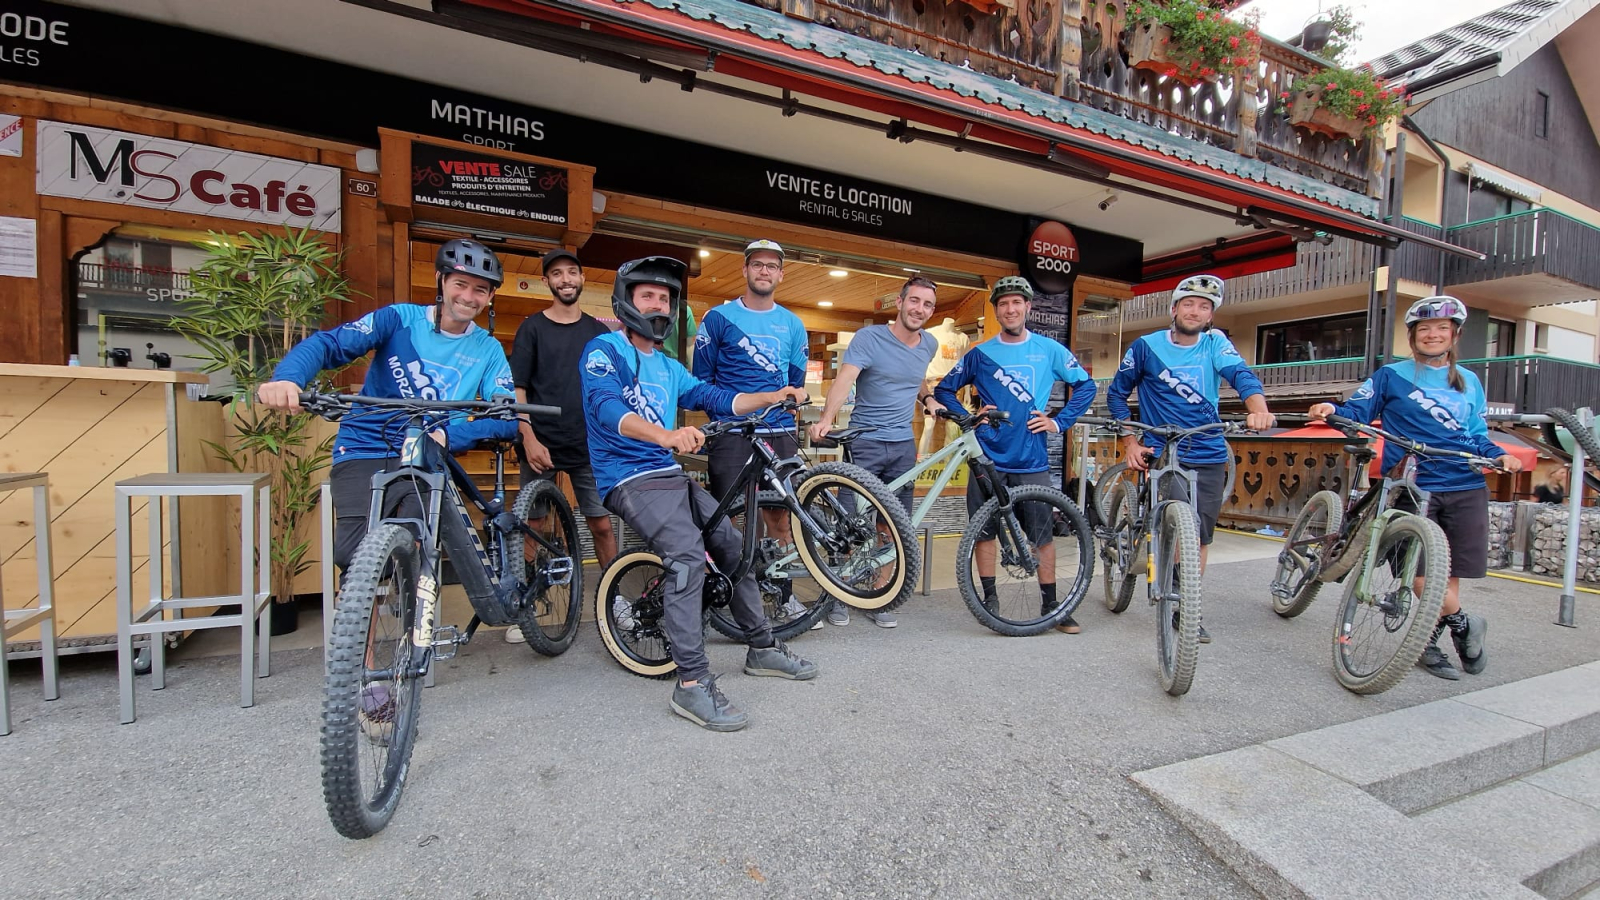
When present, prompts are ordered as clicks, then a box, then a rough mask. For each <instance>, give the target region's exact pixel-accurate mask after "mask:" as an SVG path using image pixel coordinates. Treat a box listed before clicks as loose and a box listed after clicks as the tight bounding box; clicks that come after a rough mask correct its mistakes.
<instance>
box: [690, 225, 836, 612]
mask: <svg viewBox="0 0 1600 900" xmlns="http://www.w3.org/2000/svg"><path fill="white" fill-rule="evenodd" d="M744 280H745V292H744V294H743V296H741V297H739V298H738V299H736V300H733V301H730V302H728V303H724V304H723V305H721V306H715V307H712V308H711V311H710V312H708V313H706V316H705V318H704V319H703V320H701V322H700V334H699V335H698V336H697V337H696V338H695V341H694V377H696V378H698V379H700V380H701V381H703V382H705V383H706V384H709V385H711V386H712V387H719V388H727V389H728V390H740V391H775V390H779V389H781V388H784V387H795V388H803V387H805V385H806V358H807V355H808V348H807V338H806V327H805V325H804V324H802V323H801V321H800V317H799V316H797V315H795V314H794V313H792V312H789V311H788V310H786V309H784V308H783V307H781V306H779V305H778V304H777V301H776V300H775V299H774V297H773V295H774V293H775V292H776V291H777V289H778V284H779V283H780V282H782V281H783V248H782V247H781V246H779V245H778V244H777V243H776V242H774V241H766V240H760V241H753V242H752V243H751V244H750V245H749V246H748V247H745V248H744ZM716 418H732V417H731V416H729V417H723V416H718V417H716ZM794 427H795V426H794V416H793V414H791V413H787V412H783V411H781V410H774V411H773V412H771V413H770V414H768V416H767V419H766V422H765V423H764V424H763V425H762V427H761V428H759V429H758V430H757V433H758V434H760V435H761V436H762V437H763V439H765V440H766V441H767V443H768V444H771V445H772V449H773V452H775V453H777V454H778V457H779V458H780V459H782V458H784V457H790V456H795V455H797V454H798V453H799V452H800V444H799V442H798V441H797V440H796V439H795V435H794ZM749 459H750V440H749V438H747V437H745V436H744V435H742V434H722V435H718V436H716V437H714V438H711V439H710V440H708V441H706V469H707V472H708V474H709V475H710V476H711V493H712V494H713V495H714V496H715V497H716V498H717V499H718V500H719V501H720V500H723V499H724V498H726V497H727V495H728V492H729V491H730V490H732V489H733V486H734V485H735V484H736V483H737V482H738V479H739V473H740V471H741V470H743V469H744V465H745V463H746V462H747V461H749ZM762 519H763V524H764V526H765V528H766V532H767V533H768V534H770V535H772V536H773V537H774V538H776V539H777V540H778V541H779V542H780V543H782V544H787V543H790V542H791V541H792V539H791V537H790V534H789V518H788V516H786V515H782V514H770V513H763V514H762ZM782 613H783V617H784V618H785V619H792V618H794V617H797V616H802V615H804V614H805V608H804V607H802V606H801V605H800V602H799V601H798V600H796V599H795V598H794V597H793V596H792V595H791V596H789V597H788V598H787V599H786V600H785V601H784V603H783V605H782ZM821 627H822V623H821V622H820V621H819V622H817V624H816V625H815V626H813V628H821Z"/></svg>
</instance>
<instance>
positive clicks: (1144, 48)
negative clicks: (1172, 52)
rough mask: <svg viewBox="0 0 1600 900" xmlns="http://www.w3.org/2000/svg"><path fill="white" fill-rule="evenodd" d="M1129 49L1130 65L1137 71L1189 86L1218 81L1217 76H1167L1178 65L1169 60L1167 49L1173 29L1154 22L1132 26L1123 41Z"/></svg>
mask: <svg viewBox="0 0 1600 900" xmlns="http://www.w3.org/2000/svg"><path fill="white" fill-rule="evenodd" d="M1123 43H1124V46H1126V47H1127V49H1128V65H1129V66H1131V67H1133V68H1135V69H1144V70H1146V71H1149V72H1154V73H1156V74H1157V75H1165V76H1166V77H1168V78H1170V79H1172V80H1173V81H1178V82H1182V83H1183V84H1187V85H1196V84H1199V83H1200V82H1202V81H1213V82H1214V81H1216V80H1217V76H1215V75H1211V76H1199V75H1189V74H1186V73H1179V74H1176V75H1167V73H1168V72H1170V71H1172V70H1173V69H1176V68H1177V67H1178V66H1177V63H1174V62H1172V61H1171V60H1170V59H1168V58H1167V47H1168V46H1170V45H1171V43H1172V29H1171V28H1169V27H1167V26H1165V25H1157V24H1155V23H1154V22H1141V23H1139V24H1137V25H1133V26H1130V27H1129V28H1128V31H1127V36H1126V38H1125V39H1124V41H1123Z"/></svg>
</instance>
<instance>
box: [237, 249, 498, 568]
mask: <svg viewBox="0 0 1600 900" xmlns="http://www.w3.org/2000/svg"><path fill="white" fill-rule="evenodd" d="M434 268H435V270H436V271H437V280H436V286H437V291H438V293H437V295H436V299H435V301H434V304H433V305H432V306H420V305H418V304H415V303H396V304H394V305H392V306H386V307H384V308H383V309H380V310H377V311H375V312H371V313H368V314H367V315H365V316H362V317H361V318H359V319H357V320H355V321H354V322H347V323H345V324H344V325H340V326H339V327H337V328H333V329H329V330H327V331H319V332H317V333H316V334H313V335H311V336H310V337H308V338H306V339H305V340H303V341H301V342H300V343H298V344H296V345H295V346H294V348H293V349H291V350H290V351H289V352H288V353H287V354H285V355H284V357H283V360H282V361H281V362H279V363H278V368H277V370H276V371H274V372H273V379H274V380H272V381H269V382H266V383H265V384H262V385H261V387H260V388H259V389H258V390H257V391H256V396H257V397H258V398H259V399H260V401H261V402H262V403H263V404H265V405H266V406H269V407H271V408H273V409H282V410H289V411H294V410H298V409H299V408H300V403H299V400H300V392H301V391H302V390H304V389H305V386H306V385H307V384H309V383H310V382H311V381H312V380H313V379H315V378H316V377H317V374H318V373H319V372H322V371H323V370H325V369H332V368H336V367H338V366H343V365H346V364H348V363H351V362H354V361H356V360H357V359H360V358H361V357H363V356H365V355H366V354H368V353H373V359H372V364H371V365H370V366H369V367H368V368H367V378H366V381H365V382H363V384H362V387H361V393H363V394H365V395H367V396H371V397H415V398H425V399H429V400H473V399H477V398H482V399H484V400H492V399H494V398H496V397H504V398H505V399H507V400H510V399H512V398H513V390H514V387H513V385H512V380H511V367H510V366H509V365H508V364H507V363H506V352H505V350H504V348H502V347H501V346H500V342H499V341H497V340H495V337H494V335H492V334H490V333H489V332H488V331H485V330H484V329H482V328H479V327H478V326H477V325H476V324H474V323H473V319H475V318H477V316H478V314H479V313H481V312H483V310H484V309H486V308H488V307H489V306H490V304H492V303H493V302H494V293H495V291H496V290H497V289H498V288H499V287H500V283H501V282H502V280H504V275H503V273H502V271H501V269H500V260H499V259H497V258H496V257H495V255H494V252H493V251H491V250H490V249H489V248H488V247H485V246H483V245H482V244H480V243H478V242H477V241H470V240H464V239H457V240H452V241H447V242H445V244H444V245H443V246H442V247H440V248H439V253H438V255H437V256H436V257H435V259H434ZM374 351H376V352H374ZM403 430H404V425H403V423H401V424H393V423H391V420H390V419H389V418H387V417H383V416H351V417H347V418H346V419H345V420H344V421H342V422H340V423H339V435H338V438H337V439H336V441H335V443H334V447H333V468H332V469H331V470H330V471H329V473H328V481H329V482H330V484H331V487H332V493H333V509H334V516H335V525H334V540H333V558H334V562H336V563H337V564H338V565H339V567H340V568H341V569H344V568H347V567H348V566H349V565H350V559H351V557H353V556H354V555H355V552H356V547H357V545H359V544H360V543H361V538H362V537H363V536H364V535H365V534H366V531H367V511H368V507H369V506H370V503H371V497H372V476H373V475H374V474H375V473H377V472H380V471H383V470H385V469H388V468H391V467H392V466H394V465H395V463H396V461H397V460H398V458H399V452H400V449H399V448H400V441H401V439H402V438H403V436H404V435H403ZM516 436H517V423H515V422H507V421H505V420H502V419H478V420H474V421H468V420H467V418H466V416H465V414H461V415H457V416H452V417H451V418H449V419H448V420H446V423H445V425H444V426H443V427H442V428H441V429H439V430H436V431H434V432H433V438H434V439H435V440H437V441H438V442H439V443H440V444H442V445H444V446H445V447H447V448H448V449H449V450H450V451H451V452H455V453H459V452H462V451H465V450H469V449H471V448H472V446H473V445H474V444H476V443H477V442H478V441H481V440H485V439H490V438H496V439H501V440H512V439H515V438H516ZM393 494H394V496H392V497H390V498H389V502H390V503H392V504H398V506H399V511H398V512H397V513H396V514H397V515H400V516H403V517H413V518H421V517H422V511H421V508H420V506H419V504H418V503H417V501H416V499H415V498H414V497H412V496H409V495H404V492H402V491H400V490H398V489H396V490H395V491H394V492H393Z"/></svg>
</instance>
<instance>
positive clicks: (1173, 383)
mask: <svg viewBox="0 0 1600 900" xmlns="http://www.w3.org/2000/svg"><path fill="white" fill-rule="evenodd" d="M1222 289H1223V283H1222V279H1221V278H1218V277H1217V276H1215V275H1194V276H1191V277H1189V278H1185V279H1183V280H1182V281H1180V282H1178V286H1177V287H1176V288H1174V289H1173V291H1172V325H1171V327H1170V328H1168V329H1167V330H1165V331H1157V332H1154V333H1152V334H1147V335H1145V336H1143V337H1141V338H1139V339H1138V340H1136V341H1134V342H1133V344H1132V345H1131V346H1129V347H1128V352H1127V354H1126V355H1124V356H1123V357H1122V365H1121V366H1120V367H1118V369H1117V374H1116V376H1115V377H1114V378H1112V379H1111V385H1110V386H1109V387H1108V388H1106V408H1107V409H1109V410H1110V411H1111V415H1112V417H1113V418H1117V419H1127V418H1128V417H1129V416H1130V411H1129V409H1128V394H1129V393H1131V392H1132V391H1133V390H1134V389H1135V388H1137V389H1138V391H1139V421H1141V422H1145V423H1148V424H1151V425H1172V426H1176V427H1179V428H1191V427H1194V426H1196V425H1204V424H1206V423H1208V422H1216V421H1218V420H1219V412H1218V406H1217V397H1218V392H1219V390H1220V388H1221V383H1222V381H1224V380H1226V381H1227V382H1228V383H1229V384H1231V385H1233V388H1234V390H1236V391H1238V392H1239V396H1240V397H1242V398H1243V399H1244V406H1245V410H1246V412H1247V413H1248V414H1247V415H1246V417H1245V424H1246V425H1247V426H1249V427H1250V428H1252V429H1255V430H1256V431H1262V430H1265V429H1268V428H1271V427H1272V423H1273V422H1275V421H1277V420H1276V418H1275V417H1274V416H1273V415H1272V413H1270V412H1268V411H1267V398H1266V394H1265V393H1264V392H1263V391H1262V389H1261V380H1260V379H1259V378H1257V377H1256V376H1255V373H1254V372H1252V371H1250V367H1249V366H1247V365H1245V363H1244V359H1242V358H1241V357H1240V356H1239V351H1238V350H1235V349H1234V347H1233V342H1232V341H1230V340H1228V338H1227V336H1226V335H1224V334H1222V333H1221V332H1217V331H1212V330H1211V318H1212V315H1213V314H1214V313H1215V312H1216V309H1217V307H1219V306H1221V305H1222ZM1143 441H1151V442H1152V443H1150V444H1145V443H1144V442H1143ZM1160 449H1161V442H1160V441H1159V440H1158V439H1156V438H1153V437H1150V436H1149V435H1146V436H1145V437H1144V438H1143V440H1141V439H1140V437H1139V436H1138V435H1136V434H1128V435H1124V436H1123V438H1122V450H1123V459H1124V460H1125V461H1126V462H1127V464H1128V468H1130V469H1134V470H1137V471H1141V472H1142V471H1144V470H1145V469H1147V468H1149V462H1148V459H1149V457H1147V454H1150V453H1151V451H1152V450H1155V451H1159V450H1160ZM1176 452H1177V454H1178V463H1179V464H1180V465H1181V466H1182V467H1183V468H1185V469H1188V470H1190V471H1192V472H1194V473H1195V489H1196V493H1197V494H1198V495H1199V496H1197V497H1193V498H1190V502H1192V503H1193V505H1194V509H1195V513H1196V514H1197V515H1198V516H1199V518H1200V571H1201V572H1202V573H1203V572H1205V568H1206V554H1207V548H1208V547H1209V546H1210V544H1211V539H1212V537H1213V534H1214V532H1215V531H1216V527H1217V517H1218V516H1220V515H1221V514H1222V499H1223V498H1222V486H1223V482H1224V481H1226V480H1227V462H1228V452H1229V451H1228V442H1227V441H1226V440H1224V439H1223V437H1222V435H1221V434H1218V433H1215V432H1212V433H1207V434H1201V435H1196V436H1194V437H1191V438H1187V439H1185V440H1184V441H1183V442H1182V445H1181V446H1179V447H1177V448H1176ZM1170 487H1171V486H1170V485H1163V486H1162V491H1163V492H1167V491H1168V490H1169V489H1170ZM1200 641H1201V643H1206V644H1209V643H1210V642H1211V635H1210V634H1208V633H1207V632H1206V629H1205V626H1204V625H1201V626H1200Z"/></svg>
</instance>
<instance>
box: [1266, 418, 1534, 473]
mask: <svg viewBox="0 0 1600 900" xmlns="http://www.w3.org/2000/svg"><path fill="white" fill-rule="evenodd" d="M1272 436H1273V437H1275V438H1342V437H1344V436H1345V434H1344V432H1342V431H1340V430H1339V429H1337V428H1334V427H1333V426H1331V425H1324V424H1322V423H1320V422H1319V423H1315V424H1312V425H1303V426H1301V427H1299V428H1290V429H1288V430H1287V431H1280V432H1277V433H1276V434H1274V435H1272ZM1493 440H1494V445H1495V446H1496V447H1499V448H1500V449H1501V450H1504V451H1505V452H1507V453H1509V454H1511V455H1512V456H1515V457H1516V458H1517V459H1519V460H1521V461H1522V468H1523V471H1531V470H1532V469H1533V466H1534V463H1536V462H1538V460H1539V451H1538V450H1536V449H1534V448H1532V447H1529V446H1528V445H1527V444H1524V443H1522V442H1520V441H1518V440H1517V439H1516V438H1512V437H1495V438H1494V439H1493ZM1372 452H1373V453H1375V454H1376V455H1375V456H1374V457H1373V458H1372V466H1371V468H1370V469H1369V470H1368V472H1369V474H1371V475H1372V477H1374V478H1378V477H1381V476H1382V475H1383V471H1382V469H1381V468H1380V467H1379V463H1380V461H1381V460H1382V459H1383V438H1377V439H1376V440H1374V441H1373V444H1372Z"/></svg>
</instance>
